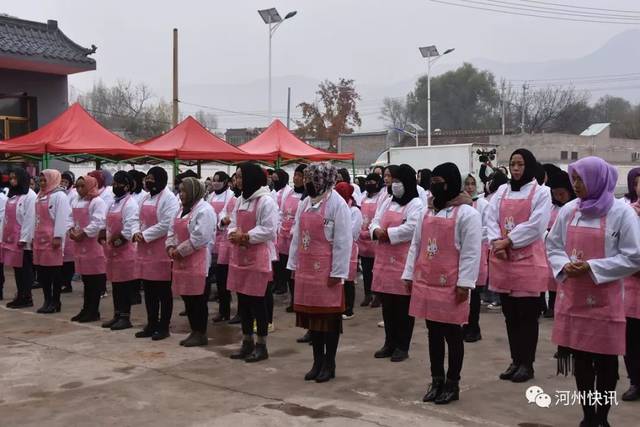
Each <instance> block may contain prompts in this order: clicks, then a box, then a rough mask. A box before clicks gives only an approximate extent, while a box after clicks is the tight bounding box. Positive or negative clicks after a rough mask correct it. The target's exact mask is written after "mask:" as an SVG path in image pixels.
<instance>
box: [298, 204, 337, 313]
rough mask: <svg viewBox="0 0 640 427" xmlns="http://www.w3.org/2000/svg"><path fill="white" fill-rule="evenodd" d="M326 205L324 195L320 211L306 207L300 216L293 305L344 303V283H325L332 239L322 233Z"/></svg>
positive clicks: (331, 255) (328, 305)
mask: <svg viewBox="0 0 640 427" xmlns="http://www.w3.org/2000/svg"><path fill="white" fill-rule="evenodd" d="M329 194H331V193H329ZM327 204H328V203H327V199H326V198H325V199H324V200H323V201H322V207H321V208H320V209H319V210H317V209H316V210H313V211H311V210H307V211H305V212H303V213H302V214H301V215H300V225H299V227H298V228H299V230H300V236H299V237H300V238H299V243H298V265H297V266H296V286H295V288H294V299H293V302H294V305H296V306H306V307H323V308H340V307H342V305H343V296H344V293H343V286H342V285H341V284H337V285H335V286H328V285H327V284H328V281H329V277H330V275H331V267H332V259H333V248H332V245H331V242H329V241H328V240H327V237H326V236H325V234H324V227H325V223H324V215H325V210H326V207H327Z"/></svg>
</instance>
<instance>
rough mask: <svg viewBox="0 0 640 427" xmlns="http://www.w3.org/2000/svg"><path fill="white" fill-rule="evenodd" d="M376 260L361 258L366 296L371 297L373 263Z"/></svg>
mask: <svg viewBox="0 0 640 427" xmlns="http://www.w3.org/2000/svg"><path fill="white" fill-rule="evenodd" d="M374 261H375V259H374V258H369V257H364V256H363V257H360V265H361V266H362V282H363V283H364V294H365V295H371V282H372V281H373V262H374Z"/></svg>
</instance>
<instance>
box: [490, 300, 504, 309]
mask: <svg viewBox="0 0 640 427" xmlns="http://www.w3.org/2000/svg"><path fill="white" fill-rule="evenodd" d="M487 308H488V309H489V310H502V304H500V303H495V302H492V303H491V304H489V305H488V306H487Z"/></svg>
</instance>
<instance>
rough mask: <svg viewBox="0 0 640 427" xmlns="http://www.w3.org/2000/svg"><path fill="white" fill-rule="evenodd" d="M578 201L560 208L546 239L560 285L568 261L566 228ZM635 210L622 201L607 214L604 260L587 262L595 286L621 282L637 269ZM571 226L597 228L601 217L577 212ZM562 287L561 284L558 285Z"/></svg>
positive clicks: (639, 244)
mask: <svg viewBox="0 0 640 427" xmlns="http://www.w3.org/2000/svg"><path fill="white" fill-rule="evenodd" d="M578 200H579V199H575V200H572V201H570V202H569V203H567V204H566V205H564V206H563V207H562V209H560V213H559V214H558V218H557V219H556V222H555V224H554V225H553V227H552V228H551V231H550V232H549V235H548V236H547V240H546V246H547V257H548V258H549V264H550V265H551V269H552V270H553V274H554V276H555V277H556V280H558V281H559V282H563V281H564V280H565V279H566V275H565V274H564V273H563V271H562V269H563V268H564V266H565V265H566V264H567V263H569V262H571V260H570V258H569V254H567V253H566V251H565V243H566V239H567V227H568V225H569V221H571V217H572V216H573V212H574V210H575V209H576V207H577V204H578ZM638 223H639V219H638V215H637V214H636V213H635V211H634V210H633V209H632V208H631V207H630V206H628V205H626V204H625V203H624V202H623V201H621V200H615V201H614V203H613V206H612V207H611V209H610V210H609V212H608V213H607V217H606V230H605V244H604V254H605V258H602V259H593V260H589V261H587V262H588V263H589V266H590V267H591V270H590V272H589V274H590V275H591V278H592V279H593V282H594V283H595V284H598V285H599V284H602V283H609V282H613V281H615V280H620V279H623V278H625V277H627V276H630V275H632V274H634V273H635V272H637V271H638V270H640V251H639V250H638V248H640V227H638ZM571 224H572V225H576V224H577V225H579V226H581V227H589V228H599V227H600V218H585V217H583V216H582V214H581V213H580V211H577V212H576V214H575V217H574V218H573V221H571ZM560 286H562V285H560Z"/></svg>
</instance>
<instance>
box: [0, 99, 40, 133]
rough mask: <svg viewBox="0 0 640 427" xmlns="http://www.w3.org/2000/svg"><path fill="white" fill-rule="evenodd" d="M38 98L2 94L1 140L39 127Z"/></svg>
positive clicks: (0, 113) (0, 102) (0, 100)
mask: <svg viewBox="0 0 640 427" xmlns="http://www.w3.org/2000/svg"><path fill="white" fill-rule="evenodd" d="M36 111H37V109H36V98H34V97H31V96H7V95H0V140H3V139H9V138H15V137H16V136H20V135H24V134H26V133H29V132H31V131H33V130H36V129H37V128H38V118H37V114H36Z"/></svg>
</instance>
